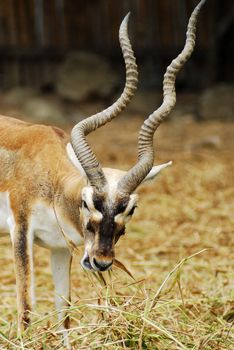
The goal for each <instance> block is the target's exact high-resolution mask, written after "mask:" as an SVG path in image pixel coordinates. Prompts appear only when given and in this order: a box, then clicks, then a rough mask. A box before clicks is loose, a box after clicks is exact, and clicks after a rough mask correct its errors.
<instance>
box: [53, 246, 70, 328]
mask: <svg viewBox="0 0 234 350" xmlns="http://www.w3.org/2000/svg"><path fill="white" fill-rule="evenodd" d="M71 262H72V256H71V254H70V252H69V250H68V249H54V250H52V251H51V267H52V274H53V281H54V286H55V306H56V309H57V311H58V318H59V320H63V322H62V325H61V327H60V329H62V330H63V329H68V328H69V327H70V320H69V316H68V315H67V312H66V311H64V310H63V309H64V308H65V307H67V306H68V305H69V302H70V299H71V288H70V283H71V278H70V275H71ZM64 335H65V333H64Z"/></svg>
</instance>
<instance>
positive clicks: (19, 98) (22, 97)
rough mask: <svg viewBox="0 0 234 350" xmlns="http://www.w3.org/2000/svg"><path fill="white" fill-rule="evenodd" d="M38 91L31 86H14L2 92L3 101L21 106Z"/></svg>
mask: <svg viewBox="0 0 234 350" xmlns="http://www.w3.org/2000/svg"><path fill="white" fill-rule="evenodd" d="M38 94H39V92H38V91H37V90H35V89H33V88H28V87H21V86H17V87H14V88H12V89H10V90H8V91H6V92H5V93H4V96H3V99H4V103H5V104H8V105H10V106H21V105H23V104H24V103H25V102H26V101H28V100H29V99H31V98H34V97H35V96H37V95H38Z"/></svg>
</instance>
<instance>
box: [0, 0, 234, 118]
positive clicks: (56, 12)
mask: <svg viewBox="0 0 234 350" xmlns="http://www.w3.org/2000/svg"><path fill="white" fill-rule="evenodd" d="M196 3H197V1H196V0H173V1H172V0H118V1H113V0H112V1H111V0H95V1H94V0H46V1H45V0H15V1H12V0H4V1H1V3H0V91H1V96H0V108H1V111H2V113H4V112H7V113H8V114H9V113H10V114H11V115H15V111H16V114H17V115H19V113H20V114H22V116H29V115H30V119H31V118H34V119H36V120H38V121H42V122H47V120H48V121H49V122H51V123H57V124H63V123H66V122H71V123H73V122H74V121H77V120H79V119H80V118H82V117H83V116H87V115H90V113H93V112H96V111H97V110H99V109H102V108H104V107H105V106H106V105H108V104H109V103H111V102H112V101H113V100H114V99H115V98H116V97H117V96H118V94H119V92H120V91H121V89H122V87H123V84H124V78H125V76H124V74H125V71H124V63H123V59H122V57H121V51H120V48H119V42H118V29H119V25H120V22H121V20H122V19H123V17H124V15H125V14H126V13H127V12H128V11H131V18H130V25H129V32H130V38H131V41H132V44H133V47H134V50H135V53H136V57H137V62H138V65H139V72H140V76H139V91H138V93H137V95H136V98H135V99H134V101H133V103H132V104H131V106H130V107H129V110H128V112H129V113H132V112H133V113H137V114H139V115H141V114H142V115H143V116H144V117H145V114H146V113H150V112H151V111H152V110H153V109H155V108H156V107H157V106H158V104H159V103H160V101H161V98H162V97H161V95H162V94H161V91H162V79H163V74H164V72H165V69H166V67H167V65H168V64H169V63H170V61H171V59H172V58H174V57H175V56H176V55H177V54H178V53H179V51H180V50H181V49H182V47H183V44H184V39H185V32H186V26H187V21H188V18H189V15H190V13H191V12H192V10H193V8H194V7H195V5H196ZM233 35H234V3H233V1H232V0H225V1H219V0H208V1H207V4H206V5H205V7H204V9H203V10H202V13H201V15H200V17H199V22H198V36H197V43H196V49H195V52H194V54H193V56H192V58H191V59H190V60H189V62H188V63H187V64H186V66H185V67H184V68H183V69H182V71H181V72H180V74H179V76H178V79H177V90H178V93H179V94H180V96H181V98H179V101H178V108H180V112H179V114H184V113H192V115H193V117H195V118H197V119H211V118H212V119H214V118H215V119H220V118H221V119H232V118H234V115H233V113H234V112H233V111H234V108H233V107H234V102H233V93H234V87H233V85H232V84H233V81H234V57H233V56H234V41H233Z"/></svg>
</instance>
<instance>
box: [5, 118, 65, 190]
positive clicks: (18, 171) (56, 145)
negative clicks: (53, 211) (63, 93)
mask: <svg viewBox="0 0 234 350" xmlns="http://www.w3.org/2000/svg"><path fill="white" fill-rule="evenodd" d="M67 140H68V136H67V135H66V133H64V132H63V131H62V130H60V129H59V128H56V127H51V126H45V125H37V124H30V123H26V122H24V121H20V120H17V119H14V118H10V117H4V116H0V192H5V191H9V190H11V192H12V191H17V192H21V191H23V190H25V187H28V189H31V190H33V188H34V190H35V186H37V187H38V186H39V185H40V184H41V186H43V185H44V184H45V182H48V181H49V177H50V178H52V177H53V176H54V174H56V171H58V164H59V163H60V162H62V163H64V160H65V163H66V162H68V161H67V155H66V147H65V146H66V143H67Z"/></svg>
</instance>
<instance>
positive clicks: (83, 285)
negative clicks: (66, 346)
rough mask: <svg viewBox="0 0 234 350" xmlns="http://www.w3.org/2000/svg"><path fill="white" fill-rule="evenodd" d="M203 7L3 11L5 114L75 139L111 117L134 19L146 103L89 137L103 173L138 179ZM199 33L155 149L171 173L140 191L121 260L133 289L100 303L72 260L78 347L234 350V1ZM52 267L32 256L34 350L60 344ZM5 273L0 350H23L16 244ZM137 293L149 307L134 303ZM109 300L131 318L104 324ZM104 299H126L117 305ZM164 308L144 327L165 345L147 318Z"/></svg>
mask: <svg viewBox="0 0 234 350" xmlns="http://www.w3.org/2000/svg"><path fill="white" fill-rule="evenodd" d="M197 3H198V1H197V0H2V1H0V113H1V114H6V115H10V116H15V117H19V118H21V119H25V120H28V121H30V122H41V123H46V124H55V125H59V126H61V127H62V128H63V129H65V130H67V131H69V130H70V129H71V127H72V126H73V125H74V124H75V123H76V122H77V121H79V120H81V119H82V118H84V117H86V116H89V115H91V114H93V113H96V112H98V111H100V110H102V109H104V108H105V107H107V106H108V105H109V104H111V103H112V102H113V101H114V100H116V98H117V97H118V96H119V94H120V92H121V91H122V89H123V86H124V81H125V67H124V62H123V58H122V55H121V50H120V47H119V42H118V29H119V25H120V23H121V21H122V19H123V17H124V16H125V14H126V13H127V12H128V11H131V17H130V23H129V34H130V38H131V42H132V44H133V48H134V51H135V54H136V57H137V63H138V67H139V88H138V92H137V93H136V95H135V97H134V99H133V100H132V101H131V103H130V105H129V106H128V107H127V109H126V111H125V112H124V113H122V114H121V116H118V118H116V119H115V120H113V121H112V122H111V123H109V124H107V125H106V126H105V127H103V128H99V129H98V130H96V131H95V132H94V133H92V134H91V135H90V136H89V142H90V143H91V144H92V148H93V150H94V151H95V153H96V154H97V157H98V158H100V160H101V163H102V164H103V165H105V166H111V167H113V168H120V169H129V168H130V167H132V166H133V164H135V162H136V158H137V137H138V131H139V129H140V127H141V125H142V122H143V120H144V118H146V117H147V115H149V113H151V112H152V111H153V110H155V109H156V108H157V107H158V106H159V105H160V103H161V101H162V81H163V74H164V72H165V70H166V67H167V66H168V64H169V63H170V62H171V60H172V59H173V58H174V57H175V56H177V54H178V53H179V52H180V51H181V50H182V48H183V45H184V41H185V33H186V26H187V22H188V18H189V16H190V14H191V12H192V10H193V8H194V7H195V5H196V4H197ZM197 32H198V33H197V42H196V47H195V51H194V53H193V55H192V57H191V58H190V60H189V62H187V64H186V65H185V66H184V67H183V69H182V70H181V72H180V73H179V74H178V77H177V83H176V85H177V92H178V97H177V104H176V107H175V109H174V111H173V113H172V114H171V115H170V117H169V118H168V122H165V123H163V124H162V125H161V126H160V128H159V129H158V130H157V132H156V137H155V147H156V150H157V151H156V159H155V163H156V164H160V163H165V162H167V161H169V160H172V161H173V166H172V167H170V168H169V169H167V170H165V172H164V173H163V174H162V175H160V176H159V177H158V178H157V179H156V181H152V182H151V183H149V184H147V185H144V186H142V187H140V188H139V189H138V192H139V194H140V197H141V199H140V201H139V207H138V209H137V211H136V214H135V216H134V218H133V220H132V221H131V222H130V223H129V224H128V228H127V233H126V235H125V236H124V237H123V238H121V240H120V241H119V242H118V245H117V247H116V257H117V259H118V260H120V261H121V262H123V264H124V265H126V266H127V268H129V269H130V271H131V272H132V273H133V275H134V277H135V280H136V281H137V284H135V282H134V283H132V280H129V279H127V277H124V275H123V273H122V271H120V272H118V273H117V272H116V270H117V269H114V275H113V281H112V283H111V288H110V289H109V285H108V293H107V290H106V289H103V288H101V289H100V290H99V287H98V286H97V284H96V283H97V282H92V276H91V277H90V275H91V274H90V275H89V274H86V273H84V271H83V270H82V269H81V267H80V265H79V261H80V259H81V257H82V255H83V248H81V249H80V250H79V252H78V253H76V254H77V256H75V257H74V262H73V272H72V286H73V287H72V300H73V303H74V305H81V306H82V305H83V306H82V308H81V309H79V310H81V311H76V309H73V308H71V310H73V311H71V318H72V329H73V331H72V333H71V336H72V337H73V341H74V342H75V343H72V344H73V345H74V346H76V345H77V346H78V348H79V349H81V348H82V349H97V348H100V349H101V348H102V349H103V346H102V344H103V342H105V346H106V348H108V349H114V348H115V349H117V347H118V345H117V343H118V344H119V346H120V347H118V349H119V348H121V349H125V348H128V349H150V350H151V349H156V348H157V349H160V350H167V349H178V346H179V348H181V349H182V347H183V345H184V348H186V349H192V348H193V349H206V350H214V349H219V350H227V349H231V348H233V346H232V345H233V338H231V337H232V335H231V325H232V324H233V315H234V312H233V271H234V266H233V262H234V259H232V256H233V251H234V249H233V248H234V232H233V228H234V216H233V212H234V177H233V174H234V162H233V154H234V137H233V135H234V40H233V39H234V1H233V0H223V1H221V0H207V3H206V5H205V6H204V8H203V9H202V11H201V13H200V16H199V18H198V31H197ZM32 142H33V140H32ZM206 248H208V250H206ZM198 252H199V253H198ZM196 254H199V255H196ZM48 255H49V254H46V253H45V252H44V248H40V247H37V248H36V250H35V260H36V264H35V265H36V275H37V278H36V291H37V300H38V307H39V309H38V310H40V315H46V317H44V316H43V317H42V318H41V320H40V317H39V316H36V315H39V314H36V313H34V318H35V319H36V320H38V317H39V322H38V321H37V322H35V323H34V326H33V328H30V330H29V332H26V334H25V337H26V338H27V339H28V342H27V344H26V345H25V349H29V348H30V349H32V348H33V349H42V348H46V349H47V348H48V346H49V348H50V345H51V349H52V348H53V349H55V348H56V349H58V348H59V349H60V348H61V346H60V345H61V344H60V345H58V344H59V340H58V339H57V338H56V337H55V335H54V334H55V333H54V331H55V329H56V327H57V325H56V324H55V323H54V322H55V321H53V318H52V317H51V316H48V310H53V299H54V296H53V292H52V290H53V287H52V281H51V277H50V268H49V256H48ZM195 255H196V257H195ZM189 256H190V258H191V256H194V258H193V259H190V258H188V257H189ZM184 258H187V261H186V263H185V260H183V261H184V263H183V264H182V265H180V267H179V269H178V270H175V266H177V267H178V266H179V265H178V262H179V261H180V260H182V259H184ZM0 260H1V261H2V264H1V279H0V295H1V299H2V304H1V305H0V310H1V319H0V328H1V332H0V336H1V334H2V336H1V338H0V348H1V349H3V348H4V349H10V347H9V346H11V345H12V344H13V347H12V349H16V348H17V346H18V348H22V343H21V339H19V338H17V335H16V333H17V331H16V330H17V325H16V320H17V317H16V303H15V279H14V270H13V264H12V251H11V244H10V240H9V239H8V237H7V238H4V239H3V240H1V244H0ZM169 271H176V272H175V275H173V274H171V277H170V279H169V280H168V281H167V284H166V286H165V288H163V293H162V294H161V292H160V300H158V299H159V297H158V296H159V295H158V294H155V293H156V291H157V290H159V289H158V288H161V287H160V285H161V286H162V284H161V283H162V281H163V280H164V279H165V278H167V277H166V276H169V275H168V273H169ZM93 281H94V278H93ZM165 281H166V280H164V282H165ZM164 282H163V283H164ZM138 283H139V284H138ZM135 285H136V287H137V289H135ZM45 286H46V288H45ZM138 287H139V290H138ZM112 288H113V291H112ZM140 290H142V291H144V292H141V293H144V294H139V298H138V293H140ZM97 291H98V292H97ZM100 291H101V292H100ZM101 293H103V294H105V298H108V301H107V299H105V305H109V303H111V304H110V305H114V306H115V307H116V305H117V306H118V307H122V309H121V310H123V312H122V311H121V314H119V313H116V312H115V311H114V312H113V313H110V311H109V308H108V314H106V316H105V315H104V311H103V309H101V308H100V309H99V311H98V309H96V311H95V309H94V308H92V307H91V306H90V305H91V304H92V303H95V304H96V305H97V304H98V306H99V305H100V295H101ZM109 293H113V295H115V294H116V296H117V297H115V296H114V297H113V302H112V299H110V300H109ZM110 295H111V294H110ZM155 295H157V305H156V304H155V305H156V306H155V307H154V308H153V309H152V310H151V311H150V313H149V314H150V315H148V316H149V317H151V321H152V325H154V324H155V325H159V326H157V328H156V331H155V329H153V328H152V326H150V325H147V323H146V322H145V318H143V316H142V315H144V316H145V314H146V310H148V309H149V300H151V298H153V299H152V300H155ZM87 302H88V304H87ZM101 302H102V301H101ZM90 303H91V304H90ZM103 303H104V301H103ZM112 303H113V304H112ZM77 310H78V309H77ZM126 311H127V312H126ZM76 313H77V314H78V316H77V315H76ZM80 313H81V314H80ZM127 314H128V315H129V316H127ZM147 314H148V311H147ZM51 315H52V314H51ZM122 315H123V316H122ZM134 315H135V316H134ZM120 316H121V317H120ZM148 316H147V317H148ZM125 317H126V319H125ZM127 317H129V318H127ZM105 320H106V321H105ZM105 322H106V323H105ZM110 322H111V324H112V325H113V329H112V328H110V327H109V324H110ZM229 322H230V323H229ZM95 324H97V327H96V329H94V326H95ZM54 325H55V326H54ZM103 325H104V327H103ZM73 326H75V327H77V326H78V327H77V331H74V330H75V329H76V328H73ZM99 326H100V327H99ZM121 327H122V328H121ZM160 327H161V329H163V332H162V334H160V332H159V330H160ZM111 329H112V330H111ZM106 330H108V331H106ZM85 332H86V333H85ZM85 334H86V336H85ZM166 334H169V335H170V334H172V335H171V336H170V337H168V336H167V335H166ZM42 336H43V339H44V340H43V344H42V343H41V342H42ZM8 338H9V339H10V343H9V342H7V341H5V340H7V339H8ZM123 338H126V339H127V340H126V341H125V339H123ZM175 338H177V339H178V340H179V341H180V342H182V343H183V345H182V347H181V346H180V345H178V344H180V343H179V342H178V341H177V343H174V344H172V339H175ZM108 341H109V342H110V343H108ZM122 342H123V343H122ZM141 342H142V345H141ZM9 344H11V345H9ZM14 344H15V346H14ZM100 344H101V345H100ZM107 344H109V345H107ZM99 345H100V347H99Z"/></svg>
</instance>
